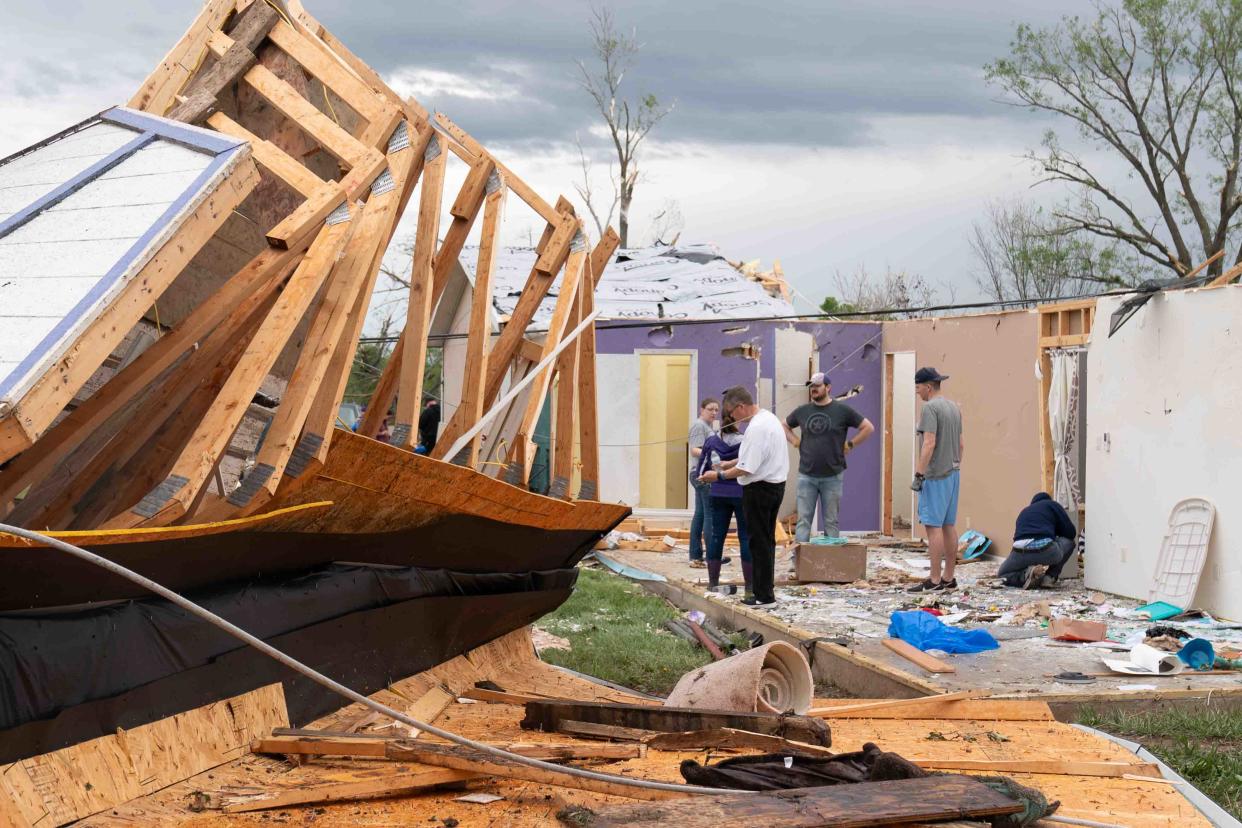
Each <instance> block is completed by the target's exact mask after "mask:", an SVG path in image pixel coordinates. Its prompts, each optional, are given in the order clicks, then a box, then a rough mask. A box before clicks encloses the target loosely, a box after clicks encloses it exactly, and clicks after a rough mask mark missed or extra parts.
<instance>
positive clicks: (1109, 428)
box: [1086, 286, 1242, 620]
mask: <svg viewBox="0 0 1242 828" xmlns="http://www.w3.org/2000/svg"><path fill="white" fill-rule="evenodd" d="M1119 304H1120V299H1117V298H1106V299H1101V300H1100V302H1099V305H1098V307H1097V310H1096V319H1097V320H1098V321H1097V323H1096V328H1095V331H1094V332H1093V334H1092V339H1091V344H1090V346H1089V349H1088V356H1087V366H1088V367H1087V370H1088V375H1089V376H1090V378H1091V382H1090V385H1089V387H1088V398H1087V405H1088V411H1087V447H1086V449H1087V497H1086V503H1087V567H1086V583H1087V586H1089V587H1091V588H1094V589H1102V590H1105V591H1108V592H1113V593H1118V594H1121V595H1126V596H1130V597H1133V598H1142V599H1145V598H1146V597H1147V592H1148V589H1149V588H1150V585H1151V581H1152V576H1153V573H1154V571H1155V567H1156V559H1157V556H1158V554H1159V551H1160V542H1161V539H1162V537H1163V535H1164V531H1165V528H1166V526H1167V524H1168V517H1169V512H1170V510H1171V509H1172V508H1173V506H1174V504H1176V503H1177V502H1178V501H1179V500H1181V499H1183V498H1187V497H1204V498H1207V499H1208V500H1210V501H1212V503H1214V504H1215V506H1216V524H1215V528H1214V530H1213V533H1212V541H1211V545H1210V546H1209V548H1208V556H1207V563H1206V567H1205V569H1204V572H1203V577H1202V580H1201V581H1200V583H1199V592H1198V595H1197V597H1196V600H1195V605H1196V606H1197V607H1201V608H1203V609H1206V610H1207V611H1209V612H1211V613H1212V614H1214V615H1217V616H1220V617H1224V618H1230V619H1234V620H1238V619H1242V555H1239V554H1238V551H1237V550H1238V549H1239V548H1242V513H1240V512H1239V511H1238V504H1242V475H1240V474H1239V473H1238V470H1239V469H1240V468H1242V429H1240V428H1239V427H1238V406H1239V402H1238V401H1239V399H1242V348H1240V347H1239V346H1238V333H1237V332H1235V330H1234V329H1235V328H1239V327H1242V286H1232V287H1224V288H1217V289H1212V290H1198V291H1176V292H1172V293H1163V294H1158V295H1157V296H1155V297H1154V298H1153V299H1152V300H1151V301H1150V302H1148V303H1147V305H1146V306H1145V307H1143V308H1141V309H1140V310H1139V311H1138V313H1136V314H1135V315H1134V316H1133V317H1132V318H1131V319H1130V320H1129V321H1128V322H1126V324H1125V326H1124V327H1122V328H1121V329H1120V330H1119V331H1118V332H1117V333H1116V334H1115V335H1114V336H1113V337H1111V338H1109V337H1108V319H1109V316H1110V315H1111V314H1112V312H1113V311H1114V310H1116V309H1117V306H1118V305H1119Z"/></svg>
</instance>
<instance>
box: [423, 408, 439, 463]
mask: <svg viewBox="0 0 1242 828" xmlns="http://www.w3.org/2000/svg"><path fill="white" fill-rule="evenodd" d="M439 436H440V401H439V400H437V399H436V398H435V397H430V396H428V397H423V412H422V413H421V414H419V415H418V441H419V443H421V444H422V447H423V451H424V452H425V453H426V454H431V450H432V449H433V448H435V447H436V440H437V439H438V438H439Z"/></svg>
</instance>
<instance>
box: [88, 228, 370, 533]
mask: <svg viewBox="0 0 1242 828" xmlns="http://www.w3.org/2000/svg"><path fill="white" fill-rule="evenodd" d="M355 225H356V220H353V221H351V220H349V219H348V218H346V217H345V215H344V213H342V220H340V221H335V222H334V223H332V224H328V225H325V227H324V228H323V230H322V232H320V234H319V236H318V237H317V238H316V239H315V241H314V243H313V244H312V245H311V247H310V250H309V251H308V252H307V254H306V258H304V259H303V260H302V262H301V264H299V265H298V267H297V269H296V270H295V271H294V273H293V275H292V276H291V277H290V278H289V282H288V284H287V285H286V286H285V289H284V291H283V292H282V293H281V294H280V298H279V299H278V300H277V301H276V304H275V306H274V307H273V308H272V311H271V312H270V313H269V314H268V317H267V319H266V320H264V323H263V326H262V327H261V328H260V329H259V331H258V333H256V334H255V338H254V340H252V342H251V347H250V348H249V349H248V350H247V351H246V355H245V356H244V357H243V358H242V360H241V362H240V363H239V364H238V366H237V368H236V369H235V370H234V371H233V373H232V375H231V376H230V377H229V379H228V382H227V383H226V384H225V386H224V388H223V389H222V390H221V392H220V397H219V399H218V401H217V403H216V405H215V406H213V407H212V410H211V411H210V412H209V413H208V415H207V417H206V418H205V419H204V420H203V422H202V423H200V424H199V428H198V430H197V431H196V432H195V434H194V436H193V437H192V438H191V439H190V441H189V443H187V444H186V447H185V449H184V450H183V451H182V454H181V457H180V458H179V459H178V461H177V462H176V463H175V464H174V466H173V468H172V471H171V472H170V473H169V475H168V477H167V478H166V479H165V480H164V482H162V483H161V484H160V485H158V486H156V487H155V488H154V489H152V490H151V491H150V492H149V493H148V494H147V496H146V497H144V498H143V499H142V500H141V501H140V502H139V503H137V504H135V505H134V506H133V508H132V509H130V510H128V511H126V512H124V513H122V514H120V515H117V516H116V517H115V518H113V519H112V520H110V521H109V522H108V523H107V525H106V526H105V527H104V528H109V529H122V528H133V527H136V526H167V525H168V524H170V523H172V522H173V521H174V520H176V519H178V518H180V517H181V516H182V515H184V514H185V512H186V509H187V508H188V506H189V504H190V503H191V502H192V501H193V500H194V496H195V495H196V494H198V489H199V487H201V486H202V485H204V483H205V482H206V480H207V477H208V475H210V474H211V469H212V468H213V467H214V466H215V461H216V458H217V457H218V456H219V455H220V453H221V452H223V451H224V450H225V448H226V447H227V446H228V443H229V440H230V439H231V438H232V436H233V432H234V431H235V430H236V429H237V425H238V423H240V422H241V419H242V417H243V416H244V415H245V412H246V405H247V403H249V401H250V400H251V398H253V397H254V394H255V392H256V391H258V390H259V385H260V384H261V383H262V382H263V378H264V377H266V376H267V374H268V372H269V371H270V370H271V368H272V365H273V364H274V363H275V361H276V358H277V357H278V356H279V355H280V352H281V350H282V349H283V348H284V345H285V343H286V342H287V341H288V340H289V337H290V336H291V335H292V334H293V332H294V330H295V329H296V328H297V326H298V323H299V322H300V321H301V319H302V317H303V315H305V313H306V309H307V308H308V307H310V304H311V301H312V300H313V299H314V298H315V295H316V294H317V293H318V292H319V289H320V287H321V286H322V285H323V282H324V280H325V279H326V278H327V276H328V272H329V271H330V270H331V268H332V265H333V263H335V261H336V259H337V256H338V255H339V254H340V252H341V249H342V248H343V247H344V246H345V243H346V242H347V241H349V237H350V234H351V233H352V232H353V230H354V227H355Z"/></svg>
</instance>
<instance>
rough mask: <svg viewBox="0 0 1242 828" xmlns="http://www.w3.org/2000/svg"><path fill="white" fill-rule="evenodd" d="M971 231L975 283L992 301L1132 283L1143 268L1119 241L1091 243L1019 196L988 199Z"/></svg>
mask: <svg viewBox="0 0 1242 828" xmlns="http://www.w3.org/2000/svg"><path fill="white" fill-rule="evenodd" d="M973 231H974V232H973V233H972V235H971V238H970V249H971V251H972V252H973V253H974V254H975V259H976V261H977V262H978V265H979V268H978V269H977V270H975V271H974V274H973V275H974V278H975V283H976V284H977V285H978V286H979V288H980V289H981V290H982V291H983V292H984V294H985V295H987V296H988V298H991V299H995V300H997V301H998V302H1003V301H1007V300H1010V299H1041V300H1047V299H1053V298H1056V297H1059V296H1079V295H1082V294H1086V293H1092V292H1098V291H1099V290H1101V289H1104V288H1111V287H1119V286H1121V285H1125V284H1132V283H1137V282H1138V281H1140V280H1141V275H1142V273H1143V272H1144V268H1142V267H1141V266H1139V264H1138V263H1137V262H1135V261H1134V260H1133V257H1131V256H1127V255H1125V254H1124V252H1123V251H1121V250H1119V249H1118V245H1119V242H1116V241H1111V240H1105V241H1103V242H1101V243H1097V241H1096V240H1095V239H1094V238H1093V237H1091V236H1087V235H1084V234H1083V233H1082V232H1080V231H1079V230H1078V229H1077V228H1075V227H1074V226H1073V225H1072V224H1068V223H1066V222H1064V221H1062V220H1060V219H1057V218H1054V217H1052V216H1050V215H1048V214H1046V213H1045V212H1044V210H1043V209H1042V208H1039V207H1035V206H1032V205H1030V204H1028V203H1026V202H1023V201H1021V200H1019V199H1010V200H1001V199H998V200H995V201H992V202H990V203H989V204H988V208H987V219H986V220H985V221H983V222H975V223H974V226H973Z"/></svg>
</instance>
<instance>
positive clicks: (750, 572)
mask: <svg viewBox="0 0 1242 828" xmlns="http://www.w3.org/2000/svg"><path fill="white" fill-rule="evenodd" d="M754 574H755V565H754V563H753V562H751V561H742V579H743V580H744V581H746V595H747V596H751V595H754V594H755V593H754V591H753V590H752V589H751V588H750V585H751V582H752V577H753V576H754Z"/></svg>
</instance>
